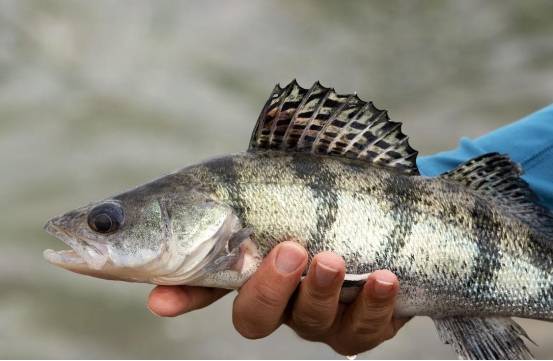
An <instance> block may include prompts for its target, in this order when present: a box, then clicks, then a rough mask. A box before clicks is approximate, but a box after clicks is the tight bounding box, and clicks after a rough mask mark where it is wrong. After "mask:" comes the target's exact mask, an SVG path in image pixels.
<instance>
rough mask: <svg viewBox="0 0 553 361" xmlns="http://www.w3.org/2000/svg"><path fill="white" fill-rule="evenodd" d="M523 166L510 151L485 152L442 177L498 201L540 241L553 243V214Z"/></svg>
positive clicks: (548, 244)
mask: <svg viewBox="0 0 553 361" xmlns="http://www.w3.org/2000/svg"><path fill="white" fill-rule="evenodd" d="M521 175H522V169H521V167H520V166H519V165H518V164H516V163H514V162H513V161H512V160H511V159H510V158H509V157H508V156H507V155H502V154H498V153H488V154H483V155H481V156H479V157H476V158H474V159H471V160H469V161H467V162H466V163H463V164H461V165H460V166H458V167H457V168H455V169H453V170H452V171H450V172H447V173H444V174H442V175H440V178H442V179H447V180H450V181H454V182H458V183H461V184H463V185H465V186H466V187H468V188H470V189H472V190H474V191H476V192H478V193H479V194H481V195H482V196H484V197H486V198H488V199H489V200H491V201H492V202H493V203H494V204H497V205H498V206H500V207H501V209H503V210H504V211H505V212H508V213H509V214H511V215H513V216H515V217H516V218H518V219H520V220H521V221H523V222H524V223H526V224H527V225H528V226H530V227H532V228H533V229H534V230H535V231H536V232H538V233H539V234H540V235H542V237H538V241H539V242H541V243H543V244H544V245H546V246H548V247H553V244H552V243H551V240H553V215H552V214H551V212H550V211H549V210H548V209H546V208H545V207H543V206H541V205H540V204H539V199H538V197H537V196H536V195H535V193H534V192H532V190H531V189H530V187H529V186H528V183H526V181H524V180H523V179H522V178H521V177H520V176H521Z"/></svg>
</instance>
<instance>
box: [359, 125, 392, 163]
mask: <svg viewBox="0 0 553 361" xmlns="http://www.w3.org/2000/svg"><path fill="white" fill-rule="evenodd" d="M398 128H401V123H395V124H394V125H393V126H392V127H391V128H390V129H389V130H387V131H385V132H384V133H382V134H381V135H380V136H379V137H378V138H376V139H375V140H373V141H372V142H370V143H369V144H367V145H366V146H365V148H364V149H363V150H362V151H361V152H360V153H359V154H361V155H364V154H365V153H366V152H368V151H369V148H371V147H373V146H374V145H375V144H376V143H378V142H380V141H381V140H382V139H384V138H385V137H386V136H387V135H389V134H390V133H392V132H394V131H396V130H398ZM389 148H390V147H388V148H386V149H385V150H384V151H383V152H382V153H380V154H379V155H377V156H376V157H375V158H374V161H375V162H376V161H379V160H380V159H381V158H382V157H383V156H384V155H385V154H386V152H388V149H389Z"/></svg>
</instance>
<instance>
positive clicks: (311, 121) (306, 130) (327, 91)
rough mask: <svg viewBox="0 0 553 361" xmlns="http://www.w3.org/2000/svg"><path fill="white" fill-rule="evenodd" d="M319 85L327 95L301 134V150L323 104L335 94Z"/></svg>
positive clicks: (299, 142) (299, 143) (299, 144)
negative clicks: (331, 94)
mask: <svg viewBox="0 0 553 361" xmlns="http://www.w3.org/2000/svg"><path fill="white" fill-rule="evenodd" d="M317 85H319V86H320V87H321V88H322V89H323V90H324V91H325V95H324V96H323V97H322V98H321V100H320V101H319V103H318V104H317V107H316V108H315V109H314V110H313V114H311V117H309V120H308V121H307V124H306V125H305V128H303V131H302V132H301V135H300V139H299V140H298V146H299V147H300V148H304V142H305V137H306V136H307V132H308V131H309V128H311V125H312V124H313V120H314V119H315V118H316V117H317V115H319V112H320V111H321V108H322V107H323V104H324V103H325V102H326V100H327V99H328V96H329V95H330V93H331V92H333V89H330V88H325V87H323V86H322V85H321V84H320V83H319V82H317Z"/></svg>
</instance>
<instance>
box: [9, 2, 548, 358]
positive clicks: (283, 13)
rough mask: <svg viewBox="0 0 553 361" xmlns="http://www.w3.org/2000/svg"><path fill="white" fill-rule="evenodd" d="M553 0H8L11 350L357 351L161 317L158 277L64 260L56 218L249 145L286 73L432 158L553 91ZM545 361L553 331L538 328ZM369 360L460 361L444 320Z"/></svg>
mask: <svg viewBox="0 0 553 361" xmlns="http://www.w3.org/2000/svg"><path fill="white" fill-rule="evenodd" d="M552 15H553V2H551V1H547V0H544V1H537V0H527V1H517V0H513V1H500V0H497V1H411V0H410V1H370V2H369V1H347V2H346V1H224V2H223V1H48V0H37V1H1V0H0V165H1V168H0V174H1V175H0V201H1V207H0V357H4V358H37V357H44V358H219V357H225V358H342V357H340V356H339V355H337V354H335V353H334V352H332V351H331V350H330V349H329V348H327V347H326V346H324V345H321V344H312V343H308V342H305V341H302V340H300V339H299V338H297V337H296V336H295V335H294V334H293V333H292V332H291V331H290V330H288V329H286V328H281V329H280V330H279V331H277V332H276V333H275V334H274V335H273V336H271V337H269V338H266V339H264V340H259V341H249V340H245V339H242V338H241V337H240V336H239V335H238V334H237V333H236V332H235V331H234V330H233V327H232V323H231V313H230V311H231V307H230V306H231V302H232V298H233V296H227V297H226V298H225V299H223V300H222V301H220V302H218V303H217V304H215V305H213V306H211V307H209V308H208V309H206V310H202V311H198V312H194V313H192V314H190V315H185V316H182V317H179V318H176V319H161V318H157V317H155V316H153V315H151V314H150V313H149V312H148V310H147V309H146V308H145V302H146V296H147V294H148V292H149V290H150V289H151V286H149V285H136V284H127V283H117V282H108V281H102V280H96V279H92V278H88V277H83V276H77V275H74V274H70V273H69V272H66V271H63V270H60V269H57V268H55V267H53V266H50V265H48V264H47V263H46V262H45V261H44V260H43V259H42V250H43V249H44V248H55V249H60V248H63V245H62V243H61V242H59V241H56V240H55V239H53V238H51V237H49V236H47V235H46V234H45V233H44V232H43V231H42V225H43V224H44V222H45V221H46V220H47V219H48V218H49V217H51V216H53V215H56V214H58V213H61V212H63V211H65V210H68V209H71V208H75V207H77V206H80V205H82V204H84V203H87V202H89V201H92V200H95V199H100V198H104V197H105V196H108V195H110V194H113V193H118V192H120V191H123V190H125V189H127V188H130V187H132V186H135V185H138V184H140V183H143V182H145V181H148V180H150V179H152V178H156V177H158V176H160V175H161V174H164V173H168V172H169V171H172V170H174V169H177V168H180V167H183V166H185V165H188V164H190V163H194V162H198V161H201V160H203V159H206V158H208V157H212V156H215V155H220V154H224V153H228V152H237V151H241V150H244V149H245V148H246V146H247V141H248V139H249V135H250V131H251V129H252V127H253V125H254V122H255V120H256V118H257V115H258V112H259V110H260V109H261V106H262V105H263V103H264V101H265V99H266V97H267V96H268V94H269V92H270V91H271V89H272V88H273V86H274V84H275V83H277V82H281V83H286V82H288V81H290V80H291V79H292V78H297V79H298V80H299V81H300V83H302V84H303V85H304V86H309V85H310V84H311V83H312V82H314V81H316V80H321V81H322V83H323V84H324V85H327V86H333V87H335V88H336V89H337V90H338V91H339V92H352V91H357V92H358V94H360V95H361V97H362V98H364V99H370V100H373V101H374V102H375V103H376V104H377V105H378V106H379V107H384V108H386V109H388V110H390V114H391V116H392V118H393V119H395V120H399V121H403V122H405V125H404V129H405V131H406V133H407V134H410V135H411V139H412V141H411V144H412V145H413V146H414V147H416V148H417V149H419V150H420V151H421V152H422V153H423V154H428V153H432V152H436V151H439V150H444V149H448V148H451V147H453V146H455V144H456V142H457V140H458V139H459V138H460V137H461V136H469V137H474V136H477V135H480V134H483V133H485V132H487V131H489V130H491V129H494V128H496V127H498V126H500V125H503V124H506V123H509V122H512V121H514V120H516V119H517V118H519V117H521V116H523V115H525V114H527V113H529V112H532V111H534V110H536V109H539V108H540V107H543V106H545V105H547V104H549V103H551V102H552V101H553V96H552V94H553V61H552V59H553V40H552V39H553V36H552V35H553V21H551V16H552ZM522 324H523V325H524V326H525V327H526V328H527V330H528V331H529V334H530V335H531V337H532V338H533V339H534V340H535V341H536V342H537V343H538V344H540V347H534V346H532V350H533V351H534V352H535V354H536V356H538V357H546V358H551V357H553V343H551V342H550V340H551V337H550V336H549V335H550V334H551V332H552V331H553V329H552V326H551V325H549V324H547V323H545V322H539V321H522ZM360 357H362V358H454V357H455V355H454V354H453V353H452V352H451V351H450V349H449V347H447V346H443V345H442V344H441V343H440V341H439V340H438V337H437V335H436V333H435V331H434V328H433V324H432V322H431V321H430V320H428V319H426V318H418V319H415V320H414V321H412V322H410V323H409V324H408V325H407V326H406V327H405V328H404V329H403V330H401V331H400V333H399V335H398V336H397V337H396V338H394V339H393V340H391V341H389V342H387V343H385V344H383V345H382V346H380V347H378V348H376V349H375V350H372V351H369V352H367V353H364V354H362V355H360Z"/></svg>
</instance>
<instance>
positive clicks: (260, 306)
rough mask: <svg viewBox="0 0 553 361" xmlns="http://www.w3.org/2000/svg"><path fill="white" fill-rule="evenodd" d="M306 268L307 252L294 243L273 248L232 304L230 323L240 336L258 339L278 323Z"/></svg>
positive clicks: (285, 243)
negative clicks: (232, 310) (231, 321)
mask: <svg viewBox="0 0 553 361" xmlns="http://www.w3.org/2000/svg"><path fill="white" fill-rule="evenodd" d="M306 264H307V252H306V251H305V249H303V247H301V246H300V245H299V244H297V243H295V242H283V243H281V244H279V245H277V246H276V247H275V248H274V249H273V250H272V251H271V252H270V253H269V255H268V256H267V257H266V258H265V260H264V261H263V263H262V264H261V266H260V268H259V270H258V271H257V272H256V273H255V274H254V275H253V276H252V277H251V278H250V280H248V281H247V282H246V283H245V284H244V286H242V288H241V289H240V291H239V294H238V296H237V297H236V299H235V300H234V312H233V315H232V316H233V317H232V320H233V323H234V327H235V328H236V330H238V332H240V334H242V336H244V337H247V338H261V337H265V336H267V335H269V334H270V333H272V332H273V331H274V330H276V329H277V328H278V326H280V324H281V323H282V315H283V312H284V310H285V308H286V305H287V304H288V301H289V299H290V297H291V296H292V294H293V293H294V290H295V289H296V287H297V286H298V283H299V281H300V278H301V275H302V273H303V270H304V269H305V266H306Z"/></svg>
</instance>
